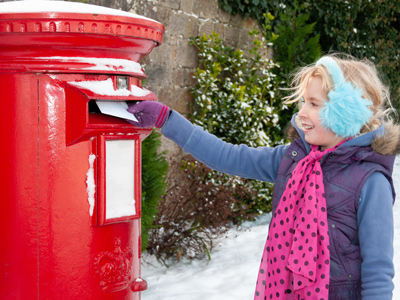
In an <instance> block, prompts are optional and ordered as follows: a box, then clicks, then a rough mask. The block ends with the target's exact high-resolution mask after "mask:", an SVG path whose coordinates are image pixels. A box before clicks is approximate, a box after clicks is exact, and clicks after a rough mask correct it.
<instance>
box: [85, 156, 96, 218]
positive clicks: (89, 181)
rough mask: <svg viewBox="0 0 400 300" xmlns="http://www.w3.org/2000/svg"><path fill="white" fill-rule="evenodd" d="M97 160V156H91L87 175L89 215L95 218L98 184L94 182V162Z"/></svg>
mask: <svg viewBox="0 0 400 300" xmlns="http://www.w3.org/2000/svg"><path fill="white" fill-rule="evenodd" d="M95 159H96V155H94V154H90V155H89V170H88V171H87V173H86V178H87V179H86V186H87V187H86V191H87V193H88V201H89V214H90V216H93V209H94V193H95V191H96V183H95V182H94V160H95Z"/></svg>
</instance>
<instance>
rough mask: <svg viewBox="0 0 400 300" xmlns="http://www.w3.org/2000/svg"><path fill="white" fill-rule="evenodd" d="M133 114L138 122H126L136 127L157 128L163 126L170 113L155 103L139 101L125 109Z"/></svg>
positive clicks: (166, 108)
mask: <svg viewBox="0 0 400 300" xmlns="http://www.w3.org/2000/svg"><path fill="white" fill-rule="evenodd" d="M127 111H128V112H130V113H131V114H133V115H134V116H135V117H136V119H137V120H138V122H135V121H131V120H129V121H128V122H129V123H131V124H132V125H135V126H137V127H153V126H155V127H157V128H160V127H162V126H163V125H164V123H165V121H166V120H167V118H168V115H169V113H170V111H171V110H170V108H169V107H168V106H166V105H164V104H162V103H160V102H156V101H140V102H139V103H138V104H135V105H132V106H131V107H129V108H128V109H127Z"/></svg>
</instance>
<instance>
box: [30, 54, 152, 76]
mask: <svg viewBox="0 0 400 300" xmlns="http://www.w3.org/2000/svg"><path fill="white" fill-rule="evenodd" d="M35 59H42V60H59V61H63V62H69V63H85V64H91V65H92V66H91V67H85V68H81V69H82V70H94V71H112V72H115V71H120V72H129V73H135V74H136V75H139V76H145V74H144V72H143V70H142V67H141V66H140V64H139V63H137V62H135V61H132V60H128V59H119V58H96V57H72V56H71V57H69V56H48V57H41V56H38V57H35Z"/></svg>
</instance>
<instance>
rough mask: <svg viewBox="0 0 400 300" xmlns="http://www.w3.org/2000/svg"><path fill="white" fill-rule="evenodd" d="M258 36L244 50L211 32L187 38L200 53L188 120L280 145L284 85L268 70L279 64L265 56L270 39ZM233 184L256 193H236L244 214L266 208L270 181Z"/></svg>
mask: <svg viewBox="0 0 400 300" xmlns="http://www.w3.org/2000/svg"><path fill="white" fill-rule="evenodd" d="M265 30H268V24H267V25H266V26H265ZM258 34H259V32H258V31H256V30H254V31H251V32H250V35H252V36H253V38H254V47H253V48H252V49H250V50H249V52H248V54H246V53H245V52H244V51H243V50H241V49H233V48H231V47H229V46H226V45H224V43H223V41H222V40H221V39H220V38H219V35H218V34H216V33H212V34H211V35H209V36H205V35H204V36H202V37H196V38H192V39H191V41H190V43H191V44H192V45H194V46H196V48H197V49H198V51H199V54H198V56H199V65H200V67H199V68H198V69H197V71H196V72H195V78H196V79H197V85H196V86H195V87H194V89H193V91H192V95H193V99H194V105H193V113H192V114H191V120H192V121H193V122H194V123H195V124H198V125H200V126H202V127H203V128H205V129H206V130H207V131H208V132H210V133H212V134H214V135H216V136H218V137H220V138H221V139H223V140H225V141H226V142H229V143H232V144H247V145H249V146H252V147H260V146H271V147H274V146H276V145H280V144H283V143H285V140H284V138H283V135H282V128H281V125H280V116H281V115H284V114H283V113H282V111H283V110H285V108H287V107H286V106H285V105H282V102H281V101H280V97H278V96H277V94H278V93H279V89H278V87H279V86H280V85H281V84H283V83H282V82H281V81H279V79H278V78H277V76H276V75H275V74H274V73H273V70H274V69H277V68H279V65H277V64H276V63H274V62H273V61H272V60H270V59H268V58H267V57H266V53H268V44H269V45H270V44H271V43H272V40H273V39H274V38H275V37H274V36H270V38H269V39H267V40H264V41H261V40H259V39H258V38H256V37H257V35H258ZM219 176H220V177H223V176H226V177H227V175H222V174H219ZM226 180H228V179H226ZM236 184H237V185H242V187H243V188H245V187H247V188H248V189H249V190H255V191H257V197H245V196H244V197H243V196H241V197H240V203H241V205H244V206H245V207H246V213H247V214H249V215H254V214H260V213H264V212H268V211H270V209H271V206H270V203H271V200H272V189H273V185H272V184H269V183H265V182H258V181H255V180H243V179H239V178H237V179H236ZM238 197H239V196H238Z"/></svg>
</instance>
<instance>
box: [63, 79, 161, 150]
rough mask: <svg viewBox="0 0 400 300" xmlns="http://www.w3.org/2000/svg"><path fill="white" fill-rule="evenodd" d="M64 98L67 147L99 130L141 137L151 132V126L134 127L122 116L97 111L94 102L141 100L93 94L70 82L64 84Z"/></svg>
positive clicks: (93, 134) (99, 131) (100, 131)
mask: <svg viewBox="0 0 400 300" xmlns="http://www.w3.org/2000/svg"><path fill="white" fill-rule="evenodd" d="M64 84H65V83H64ZM152 95H154V94H152ZM151 97H153V96H151ZM65 98H66V99H65V101H66V104H65V105H66V145H68V146H69V145H73V144H75V143H78V142H80V141H84V140H88V139H90V138H92V137H95V136H97V135H98V134H100V133H103V132H108V133H114V134H120V133H125V134H132V133H138V134H140V135H141V139H142V140H143V139H144V138H145V137H146V136H147V135H149V134H150V132H151V129H148V128H147V129H146V128H144V129H142V128H135V127H133V126H132V124H130V123H128V122H127V121H126V120H124V119H120V118H116V117H112V116H107V115H104V114H101V113H100V112H99V110H98V109H97V108H96V104H95V103H94V102H95V101H97V100H103V101H127V102H130V101H140V100H145V99H138V98H137V97H134V99H133V98H132V97H117V98H116V97H112V96H110V97H106V96H104V95H103V96H102V95H95V94H94V93H88V92H87V90H84V89H79V88H77V87H76V86H72V85H70V84H65Z"/></svg>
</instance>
